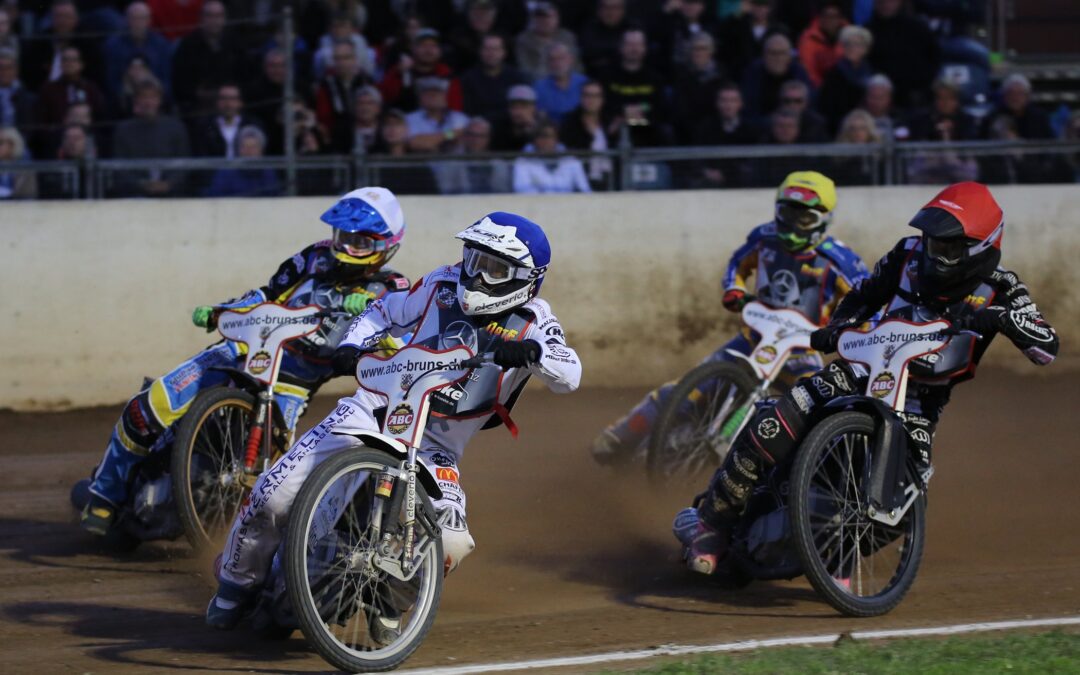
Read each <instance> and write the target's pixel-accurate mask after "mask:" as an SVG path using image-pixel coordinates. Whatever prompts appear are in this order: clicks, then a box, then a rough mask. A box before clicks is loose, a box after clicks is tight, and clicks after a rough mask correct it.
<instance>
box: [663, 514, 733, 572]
mask: <svg viewBox="0 0 1080 675" xmlns="http://www.w3.org/2000/svg"><path fill="white" fill-rule="evenodd" d="M672 532H673V533H674V534H675V538H676V539H678V540H679V542H680V543H682V545H683V559H684V560H685V561H686V566H687V567H688V568H690V570H691V571H693V572H697V573H699V574H715V573H716V570H717V568H718V567H719V564H720V561H721V560H723V558H724V556H725V555H726V554H727V547H728V539H729V538H730V536H731V534H730V532H729V531H728V528H726V527H721V528H714V527H711V526H709V525H707V524H706V523H704V522H703V521H702V520H701V518H699V517H698V511H697V509H695V508H694V507H689V508H685V509H683V510H682V511H679V513H678V514H677V515H676V516H675V522H674V523H673V525H672Z"/></svg>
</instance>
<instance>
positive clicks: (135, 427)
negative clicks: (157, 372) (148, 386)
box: [116, 391, 164, 451]
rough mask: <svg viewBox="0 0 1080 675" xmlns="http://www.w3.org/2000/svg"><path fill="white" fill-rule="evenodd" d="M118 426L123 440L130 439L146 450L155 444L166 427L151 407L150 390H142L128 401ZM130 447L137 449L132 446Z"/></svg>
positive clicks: (132, 442)
mask: <svg viewBox="0 0 1080 675" xmlns="http://www.w3.org/2000/svg"><path fill="white" fill-rule="evenodd" d="M116 427H117V431H118V432H119V433H120V437H121V439H122V441H130V443H131V444H133V445H135V446H137V447H138V448H139V449H141V450H144V451H145V450H146V449H147V448H149V447H150V446H151V445H153V444H154V441H155V440H157V437H158V436H160V435H161V432H162V431H164V428H163V427H162V426H161V424H159V423H158V421H157V418H156V417H155V416H154V413H153V411H152V409H151V407H150V394H149V391H141V392H139V393H138V394H136V395H135V396H134V397H133V398H132V399H131V400H130V401H128V403H127V405H126V406H124V412H123V414H121V415H120V422H119V423H118V424H117V425H116ZM124 445H125V446H127V445H128V443H127V442H125V443H124ZM128 449H129V450H133V451H135V450H134V449H132V448H131V447H128Z"/></svg>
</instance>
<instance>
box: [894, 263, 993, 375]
mask: <svg viewBox="0 0 1080 675" xmlns="http://www.w3.org/2000/svg"><path fill="white" fill-rule="evenodd" d="M921 250H922V244H921V243H918V244H916V245H915V246H914V247H913V248H912V250H911V252H910V253H908V257H907V260H905V261H904V268H903V271H901V273H900V275H901V278H900V287H899V289H898V290H897V293H896V295H895V296H893V299H892V300H890V301H889V304H888V306H887V308H886V309H885V316H887V317H889V318H897V319H906V320H908V321H917V322H919V323H922V322H925V321H935V320H937V319H948V320H950V321H956V320H957V319H960V318H962V317H968V316H970V315H972V314H974V313H975V312H976V311H978V310H979V309H981V308H983V307H985V306H986V305H988V304H990V302H991V301H992V300H993V299H994V288H993V287H992V286H990V285H989V284H986V283H983V284H980V285H979V287H978V288H976V289H975V291H974V292H973V293H972V294H971V295H969V296H967V297H966V298H965V299H963V300H961V301H960V302H957V303H954V304H952V305H949V306H948V307H946V308H944V309H942V310H941V311H937V310H934V309H930V308H929V307H926V306H925V305H921V304H919V303H918V296H917V294H916V292H915V290H914V288H915V286H916V284H917V283H918V281H917V278H918V274H919V253H920V251H921ZM976 343H977V340H976V338H975V337H974V336H972V335H955V336H953V337H951V338H949V343H948V344H947V345H945V347H944V348H943V349H941V350H940V351H937V352H935V353H933V354H924V355H922V356H920V357H918V358H917V359H915V360H914V361H912V362H911V363H910V364H909V366H908V372H910V373H911V377H912V379H913V380H915V381H917V382H919V381H921V382H925V383H927V384H939V383H943V382H947V381H948V380H952V379H955V378H959V377H961V376H968V375H971V374H972V373H973V372H974V370H975V363H976V358H975V350H976Z"/></svg>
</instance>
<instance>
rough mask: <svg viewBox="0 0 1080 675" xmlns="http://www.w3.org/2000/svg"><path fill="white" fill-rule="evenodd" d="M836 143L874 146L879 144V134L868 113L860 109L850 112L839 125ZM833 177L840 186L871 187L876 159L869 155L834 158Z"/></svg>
mask: <svg viewBox="0 0 1080 675" xmlns="http://www.w3.org/2000/svg"><path fill="white" fill-rule="evenodd" d="M836 142H837V143H851V144H871V143H872V144H874V145H877V144H878V143H881V132H880V131H878V128H877V125H876V124H874V118H873V116H871V115H870V113H868V112H866V111H865V110H863V109H861V108H857V109H855V110H852V111H851V112H849V113H848V114H847V115H845V116H844V120H843V122H841V123H840V131H839V132H838V133H837V134H836ZM835 162H836V168H835V169H834V170H833V171H834V177H835V178H836V182H837V183H839V184H842V185H873V184H874V183H875V182H876V181H875V168H876V159H875V157H874V156H873V155H870V154H868V153H867V154H860V155H853V156H851V157H837V158H835Z"/></svg>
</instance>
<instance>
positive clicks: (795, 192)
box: [775, 171, 836, 252]
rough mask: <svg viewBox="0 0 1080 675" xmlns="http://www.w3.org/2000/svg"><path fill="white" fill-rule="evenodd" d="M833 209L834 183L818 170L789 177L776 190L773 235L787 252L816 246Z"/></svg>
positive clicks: (826, 227)
mask: <svg viewBox="0 0 1080 675" xmlns="http://www.w3.org/2000/svg"><path fill="white" fill-rule="evenodd" d="M834 208H836V184H835V183H833V181H832V179H831V178H829V177H828V176H825V175H824V174H821V173H818V172H817V171H795V172H793V173H790V174H788V177H787V178H785V179H784V182H783V183H781V184H780V187H779V188H778V189H777V191H776V218H775V223H776V235H777V237H779V238H780V243H781V244H782V245H783V246H784V248H786V249H787V250H789V251H792V252H797V251H804V250H806V249H809V248H812V247H814V246H817V244H818V243H820V242H821V240H822V239H823V238H824V237H825V230H826V229H828V227H829V223H830V222H831V221H832V212H833V209H834Z"/></svg>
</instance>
